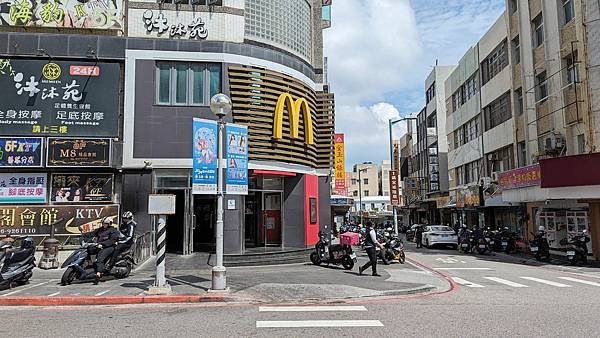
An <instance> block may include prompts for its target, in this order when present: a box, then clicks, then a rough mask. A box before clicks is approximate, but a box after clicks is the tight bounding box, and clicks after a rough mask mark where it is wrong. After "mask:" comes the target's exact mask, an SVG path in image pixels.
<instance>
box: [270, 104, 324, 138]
mask: <svg viewBox="0 0 600 338" xmlns="http://www.w3.org/2000/svg"><path fill="white" fill-rule="evenodd" d="M284 110H287V111H288V116H289V119H290V136H291V137H292V138H298V135H299V133H298V129H299V128H300V112H302V116H303V118H304V142H306V144H311V145H312V144H314V138H313V126H312V116H311V114H310V107H309V106H308V102H307V101H306V99H304V98H298V99H297V100H294V98H293V97H292V95H290V94H289V93H283V94H281V95H280V96H279V99H278V100H277V105H276V106H275V117H274V118H273V138H275V139H282V138H283V112H284Z"/></svg>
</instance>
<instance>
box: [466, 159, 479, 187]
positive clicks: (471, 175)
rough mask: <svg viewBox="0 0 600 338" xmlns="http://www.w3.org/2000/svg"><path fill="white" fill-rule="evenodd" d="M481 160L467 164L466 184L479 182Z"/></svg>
mask: <svg viewBox="0 0 600 338" xmlns="http://www.w3.org/2000/svg"><path fill="white" fill-rule="evenodd" d="M479 164H480V163H479V160H477V161H473V162H470V163H467V164H465V170H464V171H465V181H464V182H465V184H468V183H473V182H477V181H478V180H479V169H480V165H479Z"/></svg>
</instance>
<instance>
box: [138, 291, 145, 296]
mask: <svg viewBox="0 0 600 338" xmlns="http://www.w3.org/2000/svg"><path fill="white" fill-rule="evenodd" d="M145 294H146V291H142V292H140V293H138V296H144V295H145Z"/></svg>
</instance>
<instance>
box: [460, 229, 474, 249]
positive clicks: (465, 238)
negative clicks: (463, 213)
mask: <svg viewBox="0 0 600 338" xmlns="http://www.w3.org/2000/svg"><path fill="white" fill-rule="evenodd" d="M458 233H459V234H458V243H459V245H458V248H459V251H462V252H464V253H471V250H472V248H473V245H472V231H471V230H469V229H468V228H467V226H466V225H463V227H462V228H461V229H460V230H459V232H458Z"/></svg>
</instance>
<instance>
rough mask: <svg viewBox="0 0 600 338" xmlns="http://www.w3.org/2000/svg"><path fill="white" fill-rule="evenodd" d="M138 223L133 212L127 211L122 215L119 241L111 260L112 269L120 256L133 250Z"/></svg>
mask: <svg viewBox="0 0 600 338" xmlns="http://www.w3.org/2000/svg"><path fill="white" fill-rule="evenodd" d="M136 226H137V223H136V222H135V221H134V220H133V213H132V212H131V211H125V212H124V213H123V215H121V226H119V240H118V241H117V245H116V246H115V251H114V253H113V254H112V257H111V258H110V263H109V264H108V266H109V267H112V266H113V265H114V264H115V263H116V261H117V257H119V255H120V254H121V253H123V252H125V251H127V250H129V248H131V246H132V245H133V239H134V238H133V237H134V235H135V227H136Z"/></svg>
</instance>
